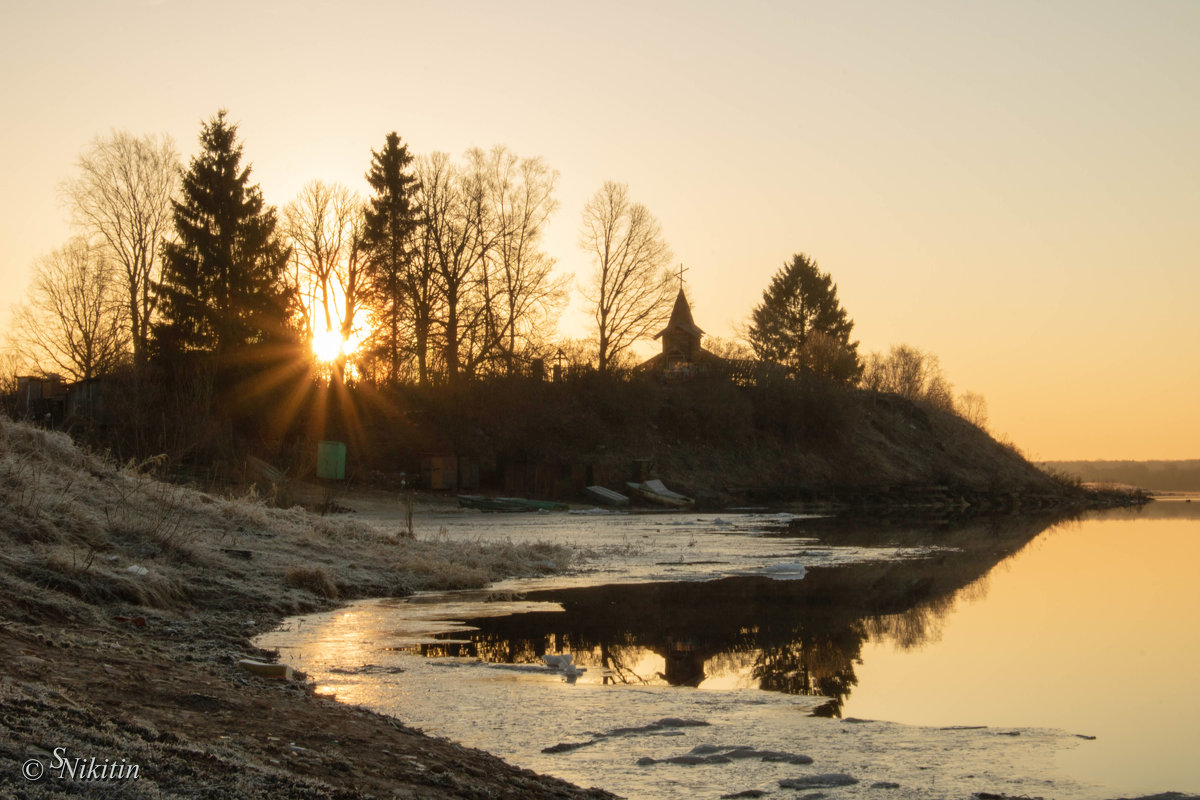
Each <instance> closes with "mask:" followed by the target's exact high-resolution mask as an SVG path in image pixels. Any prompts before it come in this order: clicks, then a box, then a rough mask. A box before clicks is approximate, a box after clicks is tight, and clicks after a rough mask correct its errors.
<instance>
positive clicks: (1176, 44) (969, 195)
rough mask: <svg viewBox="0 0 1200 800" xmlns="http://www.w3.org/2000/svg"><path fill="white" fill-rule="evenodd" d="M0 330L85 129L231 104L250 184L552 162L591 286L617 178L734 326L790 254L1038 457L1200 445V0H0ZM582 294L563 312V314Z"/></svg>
mask: <svg viewBox="0 0 1200 800" xmlns="http://www.w3.org/2000/svg"><path fill="white" fill-rule="evenodd" d="M0 30H3V31H5V47H4V48H3V50H0V78H2V80H0V109H3V111H2V112H0V113H3V125H0V176H2V177H0V225H2V226H3V228H2V230H3V233H2V234H0V328H3V327H4V326H6V325H7V324H8V321H9V318H10V315H9V309H10V307H11V305H12V304H13V303H16V302H18V301H20V300H21V298H22V296H23V295H24V292H25V286H26V283H27V281H28V279H29V275H30V270H31V267H32V264H33V262H34V261H35V260H36V259H37V258H38V257H39V256H41V255H44V254H46V253H48V252H49V251H51V250H53V249H55V248H57V247H59V246H61V245H62V244H63V243H64V242H65V241H66V239H67V238H68V237H69V236H70V235H71V228H70V225H69V218H68V214H67V212H66V210H65V208H64V206H63V204H62V202H61V197H60V192H59V186H60V185H61V183H62V182H63V181H64V180H66V179H69V178H71V177H72V176H73V175H74V170H75V164H76V161H77V159H78V157H79V155H80V153H81V152H82V151H83V150H84V149H85V148H86V147H87V146H88V144H89V143H90V142H91V141H92V140H93V139H94V138H95V137H97V136H104V135H107V134H109V133H110V132H112V131H116V130H125V131H129V132H131V133H134V134H137V135H141V134H160V133H165V134H169V135H170V136H171V137H173V138H174V140H175V143H176V146H177V147H178V149H179V150H180V152H181V154H182V155H183V157H184V159H185V161H186V160H187V159H189V158H190V157H191V156H192V155H193V154H194V153H195V152H196V150H197V136H198V134H199V131H200V126H201V124H202V123H203V122H204V121H205V120H207V119H208V118H210V117H211V116H213V114H215V113H216V111H217V110H218V109H221V108H225V109H228V112H229V115H230V118H231V119H232V120H234V121H235V122H237V123H238V125H239V133H240V135H241V137H242V140H243V144H244V153H245V158H246V159H247V161H249V162H250V163H251V165H252V167H253V172H252V179H253V180H255V181H257V182H258V183H259V184H260V185H261V187H262V190H263V193H264V195H265V197H266V199H267V201H268V202H269V203H272V204H275V205H278V206H283V205H285V204H286V203H288V202H289V201H290V200H292V199H293V198H294V197H295V196H296V194H297V193H298V191H299V190H300V188H301V187H302V186H303V185H304V184H305V183H307V182H309V181H311V180H313V179H321V180H325V181H330V182H340V183H343V184H345V185H347V186H349V187H351V188H352V189H355V190H358V191H360V192H362V193H363V194H366V193H367V187H366V182H365V180H364V179H363V174H364V173H365V172H366V170H367V167H368V165H369V162H370V157H371V150H372V149H379V148H380V147H381V146H382V144H383V141H384V137H385V136H386V134H387V133H388V132H389V131H393V130H395V131H396V132H398V133H399V134H400V136H401V138H402V139H403V140H404V141H405V142H406V143H407V144H408V145H409V147H410V150H412V151H413V152H416V153H429V152H433V151H445V152H447V153H450V154H452V155H454V156H459V155H461V154H462V153H463V151H465V150H466V149H468V148H471V147H476V146H478V147H485V148H486V147H490V146H492V145H494V144H504V145H507V146H508V147H509V148H511V149H512V150H514V151H515V152H517V153H518V154H520V155H522V156H539V155H540V156H542V157H543V158H545V159H546V161H547V162H548V163H549V164H550V166H552V167H553V168H555V169H557V170H558V171H559V173H560V178H559V183H558V191H557V197H558V201H559V204H560V208H559V210H558V212H557V213H556V215H555V216H554V218H553V219H552V221H551V223H550V226H549V228H548V230H547V238H546V247H547V250H548V251H549V253H550V254H551V255H552V256H554V257H555V258H556V259H557V261H558V269H560V270H561V271H562V272H563V273H564V274H573V275H574V276H575V277H576V280H577V281H578V282H579V283H583V282H585V281H586V280H587V279H588V276H589V275H590V264H589V263H588V261H587V257H586V254H585V253H584V252H583V251H582V250H581V249H580V248H579V247H578V237H579V227H580V212H581V211H582V208H583V205H584V204H585V203H586V202H587V200H588V198H589V197H590V196H591V195H592V194H593V193H595V192H596V190H597V189H598V188H599V187H600V185H601V184H602V183H603V182H604V181H606V180H610V179H611V180H616V181H620V182H624V183H627V184H628V185H629V187H630V194H631V196H632V198H633V199H634V200H635V201H637V202H641V203H643V204H645V205H646V206H647V207H648V208H649V209H650V211H651V212H652V213H653V214H654V215H655V216H656V217H657V218H658V220H659V221H660V222H661V223H662V227H663V232H664V234H665V236H666V238H667V240H668V242H669V243H670V245H671V247H672V249H673V251H674V254H675V262H676V263H682V264H684V265H685V266H686V267H687V270H688V271H687V272H686V274H685V277H686V279H687V292H688V295H689V297H690V299H691V301H692V305H693V312H694V316H695V319H696V322H697V324H698V325H700V327H701V328H703V329H704V330H705V331H706V332H707V333H708V334H710V335H715V336H719V337H723V338H732V337H734V336H736V335H737V333H738V331H739V330H744V327H745V324H746V321H747V318H748V317H749V315H750V312H751V311H752V310H753V308H754V306H755V305H756V304H757V303H758V302H759V301H760V300H761V299H762V292H763V289H765V288H766V286H767V284H768V282H769V281H770V278H771V276H772V275H773V274H774V273H775V272H776V271H777V270H778V269H779V268H780V267H782V266H783V264H784V262H785V261H788V260H790V258H791V256H792V255H793V254H795V253H800V252H803V253H806V254H808V255H809V256H811V257H812V258H814V259H816V261H817V262H818V264H819V265H820V267H821V269H822V270H823V271H826V272H829V273H830V274H832V276H833V279H834V281H835V282H836V284H837V287H838V296H839V298H840V300H841V302H842V304H843V305H844V306H845V308H846V309H847V311H848V312H849V315H850V316H851V318H852V319H853V320H854V321H855V329H854V337H855V338H857V340H858V341H859V346H860V351H861V352H864V353H866V352H872V351H886V350H887V349H888V348H889V347H891V346H892V345H895V344H900V343H905V344H909V345H912V346H915V347H919V348H921V349H922V350H925V351H927V352H930V353H933V354H936V355H937V356H938V357H939V359H940V362H941V365H942V367H943V369H944V371H945V374H946V377H947V378H948V379H949V380H950V381H951V383H953V384H954V387H955V389H956V390H957V391H959V392H962V391H971V392H975V393H979V394H982V395H983V396H984V397H985V398H986V400H987V403H988V412H989V417H990V428H991V430H992V431H993V433H995V434H996V435H997V436H999V437H1001V438H1006V439H1008V440H1009V441H1011V442H1013V443H1014V444H1016V445H1017V446H1018V447H1019V448H1020V449H1021V450H1022V451H1023V452H1024V453H1025V454H1026V456H1028V457H1030V458H1033V459H1100V458H1109V459H1160V458H1161V459H1174V458H1200V424H1197V414H1196V412H1197V406H1198V399H1200V358H1198V357H1197V353H1198V351H1200V322H1198V320H1200V314H1198V311H1200V47H1197V46H1196V42H1197V41H1200V2H1193V1H1192V0H1178V1H1176V2H1168V1H1166V0H1147V1H1146V2H1137V3H1134V2H1106V1H1105V0H1083V1H1080V2H1075V1H1073V0H1070V1H1069V0H1054V1H1052V2H1045V0H1037V1H1036V2H1024V0H1014V1H1013V2H1004V3H984V2H962V1H958V0H956V1H955V2H940V1H938V2H933V1H931V2H909V3H896V2H892V0H872V1H869V2H868V1H864V2H845V3H830V2H827V0H821V2H807V1H798V2H786V3H785V2H752V1H750V2H728V3H724V2H709V1H706V0H695V1H693V2H644V3H637V2H628V3H626V2H610V3H604V4H594V3H593V4H569V3H560V2H543V3H536V2H506V3H484V2H471V1H469V0H461V1H460V2H454V3H436V2H430V3H408V2H401V1H400V0H386V1H385V0H380V1H379V2H358V1H357V0H338V1H337V2H319V1H318V0H286V1H284V0H237V2H226V0H214V1H207V2H204V3H189V2H182V0H42V1H41V2H32V0H31V1H30V2H18V1H17V0H0ZM587 317H588V309H587V307H586V303H585V301H584V300H583V298H582V296H581V295H580V294H579V293H578V292H575V293H574V294H573V297H572V301H571V306H570V307H569V308H568V309H567V312H566V313H565V314H564V317H563V320H562V327H563V328H564V330H565V333H566V334H567V335H572V336H578V335H582V333H583V328H582V326H583V325H584V324H585V322H586V319H587Z"/></svg>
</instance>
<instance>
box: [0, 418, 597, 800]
mask: <svg viewBox="0 0 1200 800" xmlns="http://www.w3.org/2000/svg"><path fill="white" fill-rule="evenodd" d="M0 429H2V430H0V493H2V494H3V497H2V503H0V544H2V547H0V609H2V610H0V664H3V667H4V668H3V675H2V677H0V794H3V795H4V796H5V797H20V798H52V797H72V796H98V795H99V794H101V793H103V792H110V793H113V796H117V795H119V796H121V797H132V798H161V797H180V798H200V797H204V798H230V799H231V800H233V799H234V798H238V799H241V798H276V797H318V798H347V799H348V798H365V797H380V796H383V797H413V798H443V797H470V798H476V797H478V798H483V797H489V798H495V797H505V798H573V797H578V798H584V797H593V798H595V797H604V796H608V795H606V794H605V793H603V792H599V791H588V790H583V789H579V788H576V787H573V786H570V785H569V784H567V783H565V782H563V781H559V780H556V779H552V778H546V777H541V776H537V775H534V774H533V773H531V772H529V771H527V770H521V769H517V768H515V767H512V766H511V765H508V764H506V763H504V762H502V761H500V760H499V759H497V758H495V757H493V756H490V755H488V754H486V753H483V752H479V751H473V750H468V749H466V748H463V747H460V746H458V745H455V744H453V743H451V742H448V741H445V740H442V739H436V738H431V737H427V736H424V735H423V734H421V733H420V732H419V731H415V730H413V729H411V728H407V727H405V726H404V725H403V724H401V723H400V722H398V721H397V720H395V719H392V718H388V717H384V716H381V715H379V714H375V713H372V712H368V711H365V710H362V709H357V708H353V707H348V706H345V705H341V704H338V703H336V702H334V701H332V700H329V699H325V698H321V697H317V696H314V695H313V693H312V691H311V687H310V686H309V685H308V684H307V683H305V682H304V681H303V680H301V679H296V680H291V681H279V680H270V679H266V678H262V677H258V676H255V675H251V674H248V673H246V672H244V671H242V670H241V669H239V667H238V664H237V662H238V661H239V660H240V659H244V658H247V657H252V658H259V659H268V660H269V659H270V658H271V654H269V653H264V652H262V651H258V650H256V649H255V648H254V647H252V646H251V644H250V637H252V636H254V635H255V634H258V633H261V632H263V631H265V630H269V629H271V628H273V627H274V626H276V625H277V624H278V623H279V621H280V620H281V619H283V618H284V617H285V616H287V615H290V614H295V613H299V612H302V611H309V610H316V609H320V608H331V607H333V606H334V605H335V604H336V603H337V602H339V600H340V599H344V598H347V597H354V596H367V595H370V596H379V595H389V594H406V593H409V592H411V591H413V590H414V589H419V588H423V587H427V586H443V587H451V586H480V585H484V584H486V583H487V582H488V581H490V580H495V579H498V578H499V577H502V576H505V575H513V574H530V575H536V574H542V573H544V572H546V571H550V570H555V569H560V568H562V566H564V565H565V564H566V563H567V561H568V560H569V558H570V555H569V554H568V553H565V552H562V551H560V550H559V549H556V548H550V547H538V546H536V545H533V546H510V547H503V546H501V547H490V548H489V547H479V546H470V547H455V546H453V545H449V544H447V543H437V542H429V541H419V540H413V539H409V538H406V537H404V536H402V535H399V532H396V533H387V532H383V533H381V532H379V531H378V530H376V529H373V528H369V527H368V526H366V525H362V524H360V523H356V522H354V521H353V520H351V519H345V518H342V519H328V518H319V517H314V516H311V515H308V514H305V513H304V512H302V511H299V510H290V511H281V510H277V509H270V508H267V507H265V506H264V505H262V504H261V503H259V502H257V501H255V500H254V499H253V498H241V499H234V500H230V499H223V498H217V497H211V496H208V495H203V494H200V493H197V492H193V491H190V490H187V489H182V488H180V487H175V486H171V485H169V484H164V483H160V482H159V481H157V480H155V479H154V478H153V477H152V476H151V475H150V474H148V473H147V472H146V469H148V468H149V465H143V469H141V470H139V469H137V468H133V467H129V468H120V469H119V468H117V467H115V466H113V465H112V464H110V463H108V462H106V461H105V460H103V459H100V458H96V457H94V456H92V455H89V454H87V453H85V452H82V451H80V450H79V449H77V448H76V447H75V446H74V445H73V444H72V443H71V442H70V440H69V439H67V437H66V436H64V435H62V434H55V433H46V432H44V431H40V430H36V429H33V428H29V427H26V426H23V425H15V424H13V423H11V422H9V421H8V420H3V419H0ZM135 766H136V768H137V769H136V770H135V769H133V767H135Z"/></svg>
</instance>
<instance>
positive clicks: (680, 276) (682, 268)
mask: <svg viewBox="0 0 1200 800" xmlns="http://www.w3.org/2000/svg"><path fill="white" fill-rule="evenodd" d="M685 272H687V267H684V266H683V264H680V265H679V288H680V289H682V288H683V273H685Z"/></svg>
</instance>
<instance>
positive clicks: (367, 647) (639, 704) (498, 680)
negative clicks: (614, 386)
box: [259, 501, 1200, 798]
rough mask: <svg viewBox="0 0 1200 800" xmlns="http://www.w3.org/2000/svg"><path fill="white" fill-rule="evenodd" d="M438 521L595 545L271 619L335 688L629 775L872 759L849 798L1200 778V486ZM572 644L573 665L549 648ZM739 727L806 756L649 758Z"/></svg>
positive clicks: (637, 784) (555, 762)
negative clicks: (457, 582)
mask: <svg viewBox="0 0 1200 800" xmlns="http://www.w3.org/2000/svg"><path fill="white" fill-rule="evenodd" d="M434 524H435V525H437V526H440V527H442V528H444V531H443V533H442V535H445V536H449V537H469V538H472V539H479V540H487V539H491V538H497V539H504V538H507V539H515V540H519V539H542V540H544V539H553V540H556V541H561V542H564V543H567V544H571V545H573V546H577V547H580V548H581V550H582V551H583V552H584V553H585V555H586V557H587V561H586V563H585V569H583V570H581V571H580V572H578V573H576V574H572V575H570V576H564V577H557V578H553V579H546V580H539V581H524V582H507V583H505V584H501V585H498V586H495V587H492V588H491V589H490V590H488V591H486V592H464V593H446V594H438V595H423V596H419V597H416V598H410V599H408V600H406V601H394V600H392V601H371V602H365V603H358V604H354V605H352V606H349V607H348V608H346V609H343V610H342V611H339V612H336V613H331V614H322V615H311V616H307V617H302V618H296V619H294V620H292V621H290V622H289V623H288V624H287V625H285V626H284V628H283V629H282V630H280V631H277V632H274V633H272V634H269V635H267V636H265V637H263V639H261V640H260V642H259V643H260V644H262V645H263V646H267V647H275V648H279V649H280V650H281V651H282V657H283V658H284V659H285V660H287V661H289V662H290V663H292V664H293V665H296V666H299V667H300V668H302V669H305V670H307V671H308V672H309V673H310V675H312V677H313V678H314V679H315V680H317V681H318V682H319V684H320V686H321V690H322V691H325V692H328V693H331V694H336V695H337V696H338V697H339V698H341V699H343V700H346V701H347V702H353V703H362V704H366V705H370V706H372V707H374V708H377V709H379V710H382V711H385V712H387V713H390V714H393V715H395V716H397V717H398V718H400V719H402V720H404V721H406V722H408V723H410V724H413V725H415V726H417V727H421V728H423V729H425V730H426V731H427V732H429V733H434V734H438V735H443V736H447V737H449V738H452V739H455V740H458V741H462V742H463V743H465V744H468V745H470V746H474V747H480V748H483V749H486V750H489V751H491V752H494V753H497V754H498V755H501V756H503V757H505V758H506V759H508V760H510V761H512V762H514V763H517V764H520V765H522V766H527V767H530V768H532V769H536V770H538V771H541V772H547V773H552V774H556V775H560V776H562V777H564V778H567V779H569V780H572V781H574V782H576V783H580V784H582V785H598V786H602V787H604V788H606V789H609V790H611V791H614V792H617V793H619V794H622V795H626V796H630V797H644V798H670V797H679V798H684V797H687V798H694V797H719V796H720V795H721V794H725V793H729V792H737V791H743V790H747V789H760V790H766V791H767V792H768V795H767V796H778V797H795V796H797V795H796V793H795V791H794V790H790V789H780V788H779V781H780V780H784V779H790V778H801V777H804V776H812V775H816V774H821V773H846V774H849V775H851V776H853V777H854V778H856V779H857V780H858V783H857V784H854V785H852V786H848V787H845V788H839V789H837V790H835V791H836V792H837V795H838V796H844V797H850V796H873V797H878V796H881V793H883V795H884V796H887V797H889V798H891V797H895V798H908V797H913V798H916V797H968V796H970V795H971V794H973V793H974V792H981V791H986V792H992V793H1004V794H1009V795H1023V794H1024V795H1030V796H1043V797H1067V798H1072V797H1077V798H1100V797H1114V796H1120V795H1130V794H1139V793H1140V794H1148V793H1151V792H1159V791H1165V790H1179V791H1190V792H1197V791H1200V759H1197V758H1196V756H1197V754H1200V688H1198V687H1197V685H1196V678H1197V676H1200V625H1197V619H1200V588H1197V583H1196V580H1195V578H1194V576H1193V572H1194V571H1195V570H1196V569H1197V566H1198V565H1200V558H1198V557H1200V503H1191V504H1185V503H1182V502H1177V501H1172V502H1163V503H1159V504H1155V505H1152V506H1150V507H1148V508H1147V509H1145V510H1143V511H1141V512H1106V513H1104V514H1099V515H1093V516H1089V517H1087V518H1086V519H1084V520H1081V521H1074V522H1068V523H1060V524H1054V523H1053V521H1051V520H1015V521H1013V520H1009V521H1001V522H995V521H992V522H976V523H972V524H969V525H965V526H957V527H947V526H920V525H913V524H889V523H886V522H882V521H872V522H857V523H844V522H834V521H829V520H820V519H804V518H793V517H790V516H787V515H767V514H752V513H741V514H739V513H729V514H724V515H670V516H595V517H592V516H570V517H568V516H565V515H543V516H524V515H522V516H516V517H512V516H488V515H477V514H476V515H464V514H456V515H449V516H446V517H445V518H443V519H440V520H437V521H436V522H435V523H434ZM568 652H569V653H571V654H572V657H573V660H574V662H575V663H576V664H579V665H582V666H583V667H584V668H586V672H583V673H582V674H580V675H579V676H577V678H576V679H574V680H573V681H568V680H567V679H565V678H564V677H563V676H562V675H561V674H558V673H555V672H553V671H551V670H549V669H548V668H546V667H545V666H543V664H542V658H541V656H542V655H543V654H546V653H568ZM663 719H676V720H686V721H690V722H702V723H705V724H703V725H685V726H679V725H675V724H673V723H671V724H655V723H656V721H659V720H663ZM564 744H565V745H570V746H571V747H565V748H564V747H559V748H555V747H554V746H555V745H564ZM733 747H751V748H756V749H757V750H759V751H773V752H775V753H783V754H787V755H792V756H796V755H804V756H807V757H810V758H812V759H813V763H812V765H803V764H796V763H788V760H787V759H784V760H783V761H767V762H764V761H762V760H761V758H734V759H723V760H722V759H718V762H719V763H701V764H682V763H670V762H668V763H652V764H651V763H645V762H643V763H641V764H639V763H638V761H639V759H654V760H655V761H656V762H662V760H663V759H670V758H672V757H678V756H681V755H686V754H689V753H691V752H692V751H693V750H694V749H696V748H700V751H699V752H701V753H707V752H710V751H712V750H714V749H715V750H716V751H717V753H718V755H720V754H728V753H730V752H734V751H731V750H730V749H729V748H733ZM547 748H551V749H556V750H557V752H544V751H545V750H546V749H547ZM690 760H693V761H694V760H696V759H695V758H692V759H690ZM880 782H887V783H888V784H889V786H890V785H891V784H898V786H897V787H896V788H889V789H888V790H887V791H886V792H885V791H884V790H883V789H882V788H881V787H876V788H872V787H873V786H874V785H875V784H878V783H880Z"/></svg>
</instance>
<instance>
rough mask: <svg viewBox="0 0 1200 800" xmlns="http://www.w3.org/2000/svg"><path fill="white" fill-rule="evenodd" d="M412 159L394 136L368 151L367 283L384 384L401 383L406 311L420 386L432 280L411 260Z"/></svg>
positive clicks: (423, 265)
mask: <svg viewBox="0 0 1200 800" xmlns="http://www.w3.org/2000/svg"><path fill="white" fill-rule="evenodd" d="M412 161H413V157H412V156H411V155H410V154H409V152H408V145H406V144H401V143H400V137H399V136H398V135H397V134H396V132H395V131H392V132H391V133H389V134H388V135H387V138H386V139H385V141H384V145H383V149H382V150H380V151H378V152H376V151H374V150H372V151H371V169H370V170H369V171H368V172H367V175H366V178H367V183H368V184H370V186H371V189H372V192H373V194H372V196H371V198H370V200H369V202H368V205H367V211H366V226H365V228H366V230H365V233H364V236H363V239H364V244H365V246H366V248H367V253H368V257H367V265H368V271H369V275H370V282H371V296H372V300H373V306H374V313H375V320H376V323H375V324H376V332H377V338H378V339H379V340H381V343H382V344H381V349H382V350H383V355H384V360H385V362H386V367H387V379H388V381H389V382H391V383H395V382H396V381H397V380H398V379H399V377H400V364H401V361H402V359H403V352H404V348H403V346H402V341H403V338H404V330H405V312H406V309H407V311H408V313H410V314H411V317H412V328H413V339H414V341H413V349H414V351H415V353H416V357H417V371H418V375H419V379H420V381H421V383H423V384H424V383H426V382H427V381H428V369H429V368H428V353H429V334H430V327H431V323H432V316H433V294H432V293H433V279H432V273H431V271H430V269H429V268H428V267H429V264H428V261H427V260H422V259H417V258H415V254H414V252H413V251H414V235H415V233H416V230H417V221H418V209H417V204H416V202H415V201H414V199H413V195H414V193H415V192H416V188H417V181H416V178H414V177H413V176H412V175H411V174H410V172H409V171H408V170H409V166H410V165H411V164H412Z"/></svg>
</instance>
